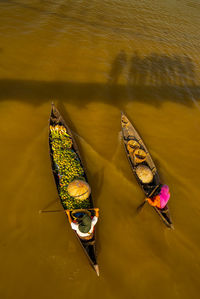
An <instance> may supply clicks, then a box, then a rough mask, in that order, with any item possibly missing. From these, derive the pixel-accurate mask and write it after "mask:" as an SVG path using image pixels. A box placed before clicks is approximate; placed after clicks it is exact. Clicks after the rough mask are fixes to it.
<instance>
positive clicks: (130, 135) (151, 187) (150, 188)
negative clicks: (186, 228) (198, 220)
mask: <svg viewBox="0 0 200 299" xmlns="http://www.w3.org/2000/svg"><path fill="white" fill-rule="evenodd" d="M121 126H122V135H123V141H124V146H125V150H126V154H127V157H128V160H129V162H130V165H131V168H132V170H133V173H134V174H135V176H136V179H137V181H138V183H139V185H140V186H141V187H142V189H143V191H144V193H145V196H146V197H151V196H153V195H154V193H156V190H157V189H158V188H159V186H160V184H161V183H160V178H159V175H158V171H157V169H156V166H155V164H154V162H153V160H152V158H151V156H150V154H149V152H148V150H147V148H146V146H145V144H144V142H143V141H142V139H141V137H140V135H139V134H138V133H137V131H136V130H135V128H134V127H133V125H132V124H131V123H130V121H129V120H128V118H127V117H126V116H125V114H124V113H122V114H121ZM130 140H133V141H134V142H135V141H136V144H137V146H138V149H140V150H143V151H144V152H145V155H144V157H142V156H141V157H140V159H141V160H138V161H137V160H135V159H134V158H133V155H132V154H131V152H130V145H129V147H128V142H129V144H130ZM133 141H131V143H133V144H134V142H133ZM133 150H134V149H133ZM143 158H144V159H143ZM138 162H140V163H138ZM139 164H140V165H141V164H142V165H146V166H148V167H149V168H150V169H151V172H152V174H153V179H152V180H151V182H150V183H143V182H142V181H141V180H140V179H139V177H138V175H137V173H136V167H137V165H139ZM153 208H154V210H155V211H156V212H157V213H158V215H159V216H160V217H161V219H162V221H163V222H164V223H165V225H166V226H167V227H169V228H173V224H172V221H171V217H170V212H169V208H168V206H167V205H166V206H165V207H164V208H163V209H159V208H157V207H153Z"/></svg>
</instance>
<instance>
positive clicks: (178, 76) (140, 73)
mask: <svg viewBox="0 0 200 299" xmlns="http://www.w3.org/2000/svg"><path fill="white" fill-rule="evenodd" d="M128 81H129V85H133V86H138V85H140V86H141V85H142V86H185V85H190V86H195V85H196V76H195V66H194V63H193V61H192V59H191V58H190V57H189V56H187V55H186V54H185V55H183V56H180V55H172V56H168V55H165V54H156V53H151V54H150V55H148V56H146V57H141V56H139V54H138V53H137V52H134V54H133V56H132V57H131V61H130V67H129V72H128Z"/></svg>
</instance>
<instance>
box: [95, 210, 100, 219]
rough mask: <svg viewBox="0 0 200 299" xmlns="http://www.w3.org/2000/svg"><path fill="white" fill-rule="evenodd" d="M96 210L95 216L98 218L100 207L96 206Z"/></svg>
mask: <svg viewBox="0 0 200 299" xmlns="http://www.w3.org/2000/svg"><path fill="white" fill-rule="evenodd" d="M94 211H95V216H96V217H97V218H98V217H99V208H94Z"/></svg>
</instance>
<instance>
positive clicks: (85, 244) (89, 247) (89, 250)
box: [49, 104, 99, 274]
mask: <svg viewBox="0 0 200 299" xmlns="http://www.w3.org/2000/svg"><path fill="white" fill-rule="evenodd" d="M55 126H62V127H64V128H65V129H66V133H67V134H68V135H69V136H70V138H71V140H72V149H71V151H73V152H74V153H73V154H74V155H76V160H77V161H79V163H80V165H81V167H82V169H83V177H84V180H85V181H86V182H88V180H87V176H86V173H85V170H84V167H83V162H82V160H81V156H80V153H79V150H78V146H77V144H76V141H75V139H74V137H73V134H72V132H71V130H70V128H69V127H68V126H67V124H66V123H65V121H64V119H63V118H62V116H61V114H60V112H59V111H58V109H57V108H56V107H55V106H54V105H53V104H52V109H51V114H50V121H49V128H52V127H55ZM49 149H50V157H51V165H52V171H53V175H54V179H55V183H56V187H57V191H58V194H59V197H60V200H61V204H62V206H63V209H64V210H65V212H66V215H67V218H68V220H69V222H70V220H71V219H70V218H69V217H68V213H67V212H69V211H70V210H69V209H66V206H64V204H63V198H62V196H61V193H60V190H61V187H60V186H61V182H60V174H59V171H58V169H57V166H56V162H55V159H54V152H53V149H52V139H51V131H50V129H49ZM77 208H79V209H81V208H82V207H81V206H78V207H77ZM84 209H87V210H88V211H89V210H90V212H91V211H93V210H94V206H93V201H92V197H91V195H90V197H89V199H88V202H87V208H85V207H84ZM74 210H75V209H74ZM73 231H74V233H75V235H76V237H77V239H78V240H79V243H80V245H81V247H82V248H83V250H84V252H85V254H86V255H87V257H88V259H89V261H90V263H91V265H92V266H93V268H94V269H95V271H96V272H97V274H99V273H98V272H99V271H98V264H97V259H96V253H95V251H96V250H95V245H96V240H95V230H94V232H93V234H92V237H91V238H80V237H79V235H78V234H77V233H76V231H75V230H73Z"/></svg>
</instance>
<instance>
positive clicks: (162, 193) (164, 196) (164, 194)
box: [159, 185, 170, 209]
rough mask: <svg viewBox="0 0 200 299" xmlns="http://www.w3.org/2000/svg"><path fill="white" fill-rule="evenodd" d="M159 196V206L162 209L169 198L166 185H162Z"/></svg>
mask: <svg viewBox="0 0 200 299" xmlns="http://www.w3.org/2000/svg"><path fill="white" fill-rule="evenodd" d="M159 196H160V208H161V209H163V208H164V207H165V206H166V204H167V202H168V200H169V198H170V193H169V187H168V186H167V185H163V186H162V188H161V190H160V194H159Z"/></svg>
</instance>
